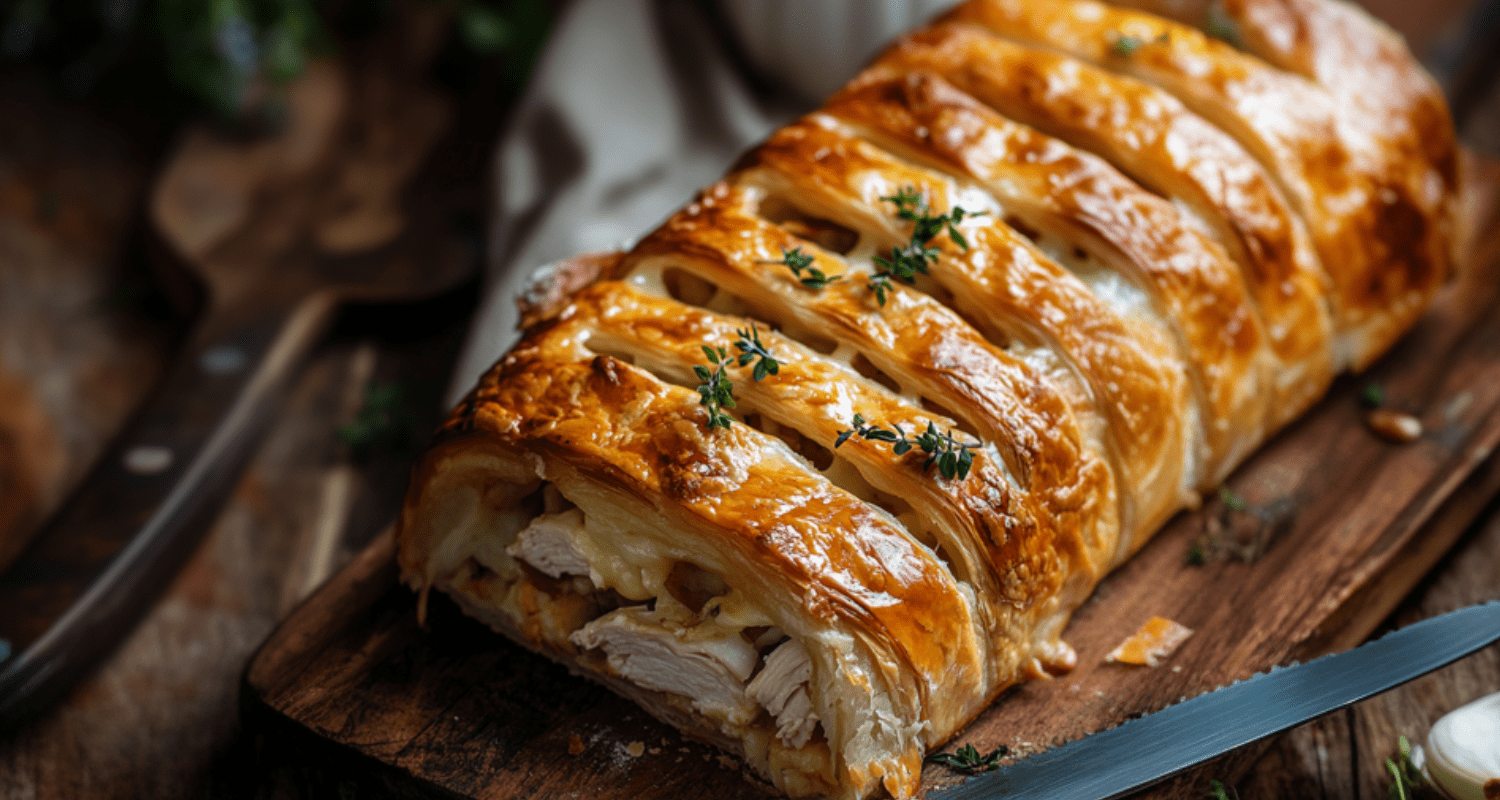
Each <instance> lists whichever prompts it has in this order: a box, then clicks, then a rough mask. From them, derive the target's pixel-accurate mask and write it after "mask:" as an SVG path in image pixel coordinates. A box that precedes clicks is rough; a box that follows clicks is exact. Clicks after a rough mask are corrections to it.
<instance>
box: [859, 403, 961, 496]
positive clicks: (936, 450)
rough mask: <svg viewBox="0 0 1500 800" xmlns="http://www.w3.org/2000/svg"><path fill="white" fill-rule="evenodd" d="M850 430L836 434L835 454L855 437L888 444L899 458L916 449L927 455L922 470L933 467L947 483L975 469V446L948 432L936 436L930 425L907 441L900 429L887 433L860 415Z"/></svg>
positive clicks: (932, 425)
mask: <svg viewBox="0 0 1500 800" xmlns="http://www.w3.org/2000/svg"><path fill="white" fill-rule="evenodd" d="M853 426H854V427H853V428H851V429H850V430H845V431H839V435H838V438H836V439H834V442H833V447H834V449H835V450H836V449H838V448H839V446H841V445H842V444H843V443H844V442H847V441H849V439H850V437H852V436H858V437H860V438H861V439H864V440H865V441H867V442H887V443H889V444H890V445H891V452H893V453H895V454H896V455H898V456H903V455H906V454H907V453H909V452H911V451H912V450H913V449H919V450H921V451H922V452H923V453H925V454H926V455H927V458H926V459H925V460H924V461H923V462H922V469H923V470H924V471H925V470H928V469H931V468H932V466H933V465H934V464H936V465H937V468H938V473H939V474H941V475H942V476H943V477H944V478H948V479H950V480H951V479H953V478H957V479H958V480H963V479H964V478H967V477H969V470H970V468H972V467H973V466H974V450H975V449H977V448H978V447H979V443H978V442H960V441H958V439H956V438H954V436H953V431H951V430H950V431H948V432H947V433H939V432H938V429H937V426H936V425H934V424H933V423H931V422H929V423H927V430H925V431H922V432H921V433H919V434H917V435H916V437H914V438H908V437H907V435H906V431H904V430H902V429H901V426H900V425H892V426H891V427H890V428H889V429H887V428H883V427H881V426H879V425H871V424H869V423H868V422H866V421H865V418H864V417H862V416H860V415H859V414H855V415H854V421H853Z"/></svg>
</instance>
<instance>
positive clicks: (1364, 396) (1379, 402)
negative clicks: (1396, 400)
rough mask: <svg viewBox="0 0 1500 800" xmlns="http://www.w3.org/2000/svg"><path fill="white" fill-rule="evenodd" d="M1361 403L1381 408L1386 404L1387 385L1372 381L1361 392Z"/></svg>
mask: <svg viewBox="0 0 1500 800" xmlns="http://www.w3.org/2000/svg"><path fill="white" fill-rule="evenodd" d="M1359 404H1360V405H1362V406H1364V407H1365V408H1380V407H1381V406H1383V405H1385V387H1384V386H1381V385H1380V384H1378V383H1376V382H1375V381H1370V382H1369V383H1367V384H1365V388H1364V391H1361V392H1360V393H1359Z"/></svg>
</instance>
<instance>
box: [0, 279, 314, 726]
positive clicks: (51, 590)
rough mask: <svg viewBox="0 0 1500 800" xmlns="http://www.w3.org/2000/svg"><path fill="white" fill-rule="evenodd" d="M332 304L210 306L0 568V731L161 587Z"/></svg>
mask: <svg viewBox="0 0 1500 800" xmlns="http://www.w3.org/2000/svg"><path fill="white" fill-rule="evenodd" d="M250 296H254V295H250ZM262 296H264V295H262ZM247 306H248V307H247ZM336 307H337V306H336V301H335V298H334V297H333V295H332V294H331V293H329V292H316V293H313V294H305V295H303V296H302V297H300V298H294V299H292V300H288V301H283V302H282V303H281V304H280V305H271V306H270V307H267V305H266V303H265V302H263V301H262V302H259V303H255V304H253V305H251V304H232V305H229V306H226V307H214V306H212V305H211V306H210V309H209V311H208V313H207V314H206V315H205V316H204V317H203V318H202V319H201V321H200V322H199V323H198V324H197V326H196V328H195V330H194V331H193V333H192V334H191V335H190V337H189V339H188V342H187V343H186V345H185V346H184V347H183V349H182V351H181V353H180V354H179V356H178V357H177V358H176V360H175V362H174V363H173V365H172V367H171V368H170V369H169V371H168V372H167V374H166V375H165V376H164V378H163V379H162V381H161V382H160V383H159V384H158V385H157V387H156V388H155V389H154V390H153V392H152V393H151V396H150V397H149V398H148V399H147V400H146V402H145V404H144V405H143V406H142V407H141V408H140V410H139V411H137V413H136V415H135V416H134V417H133V419H132V420H131V422H130V423H129V424H128V425H127V426H126V428H125V430H124V432H123V433H122V434H121V435H120V436H119V437H118V438H117V439H116V440H115V441H114V442H113V443H112V444H111V445H110V447H109V448H108V450H107V451H106V452H105V454H104V456H103V457H102V458H101V459H100V461H99V462H98V463H97V464H96V465H95V467H94V469H93V471H92V472H91V473H90V474H89V475H88V477H87V478H85V480H84V482H83V483H82V484H81V485H80V486H79V488H78V489H77V490H76V491H75V492H74V493H73V494H72V495H71V496H70V497H69V498H68V500H67V502H66V504H65V505H64V506H63V507H62V508H61V510H60V511H58V512H57V513H56V514H55V515H54V516H53V518H52V519H51V520H50V521H49V522H48V523H47V525H46V526H45V527H44V528H43V529H42V530H41V531H39V532H38V533H37V535H36V536H35V537H34V538H33V539H32V541H31V543H30V545H29V546H28V547H27V548H26V549H25V550H24V551H23V552H22V553H21V555H20V556H19V558H18V559H17V560H16V561H15V562H14V563H13V564H12V566H11V567H10V568H9V569H8V570H7V571H6V572H5V573H4V574H3V575H0V730H3V729H6V728H11V727H14V725H15V724H16V723H17V722H19V721H20V720H21V719H23V718H24V717H26V716H29V715H30V714H32V713H34V712H36V711H39V710H40V709H42V708H43V707H44V706H45V705H47V704H48V703H49V702H50V701H51V700H53V699H55V698H56V697H57V696H58V695H59V694H60V693H61V692H62V691H63V690H65V689H66V688H67V687H68V686H70V685H71V684H72V683H73V682H75V681H77V680H78V679H80V678H82V677H83V676H84V675H86V674H87V673H88V671H89V670H91V669H92V667H93V666H94V665H95V664H96V663H97V662H98V661H99V660H101V659H102V658H103V657H104V656H106V655H107V654H108V653H109V652H110V651H111V650H113V649H114V647H115V646H116V645H117V644H118V643H119V642H120V641H121V640H122V639H123V638H124V637H125V635H126V634H128V633H129V632H130V631H131V630H132V629H133V627H134V625H135V622H136V621H137V619H138V618H139V617H140V616H141V615H142V614H143V613H144V611H145V610H146V608H147V607H148V606H149V605H150V604H151V603H152V602H153V601H154V600H155V599H156V597H157V596H158V595H159V594H160V593H161V591H162V590H163V589H165V588H166V585H167V584H168V582H169V581H170V580H171V578H172V576H173V575H174V574H175V573H176V572H177V570H178V569H180V568H181V566H182V565H183V563H184V562H185V561H186V560H187V558H188V556H190V555H191V554H192V553H193V551H194V549H195V546H196V544H197V543H198V541H199V540H200V539H201V538H202V535H203V534H204V533H205V532H206V531H207V530H208V529H209V527H210V526H211V524H212V523H213V520H214V518H215V516H216V515H217V512H218V510H219V508H220V507H221V505H222V504H223V501H224V500H225V499H226V498H227V497H228V495H229V493H230V492H231V491H232V490H233V488H234V486H235V483H236V479H237V478H238V476H239V474H240V472H241V471H242V470H243V468H244V466H245V464H246V463H247V462H248V460H249V458H250V456H251V455H252V454H253V452H254V449H255V445H256V443H257V441H258V440H259V434H260V433H261V431H262V430H263V428H264V427H265V423H266V422H267V420H268V418H269V416H270V412H271V411H272V409H273V408H274V407H275V406H276V405H277V401H278V400H279V399H280V397H281V396H282V394H283V393H284V390H285V388H286V385H287V383H288V379H289V377H290V375H291V373H292V367H293V366H294V365H295V364H296V363H297V362H299V361H300V360H301V357H302V356H303V355H305V354H306V353H307V351H308V350H309V349H310V348H311V346H312V345H313V344H314V343H315V342H316V341H317V339H318V337H319V336H320V335H321V334H322V332H323V331H324V330H325V329H326V327H327V325H328V323H329V321H330V320H331V319H332V315H333V311H334V310H335V308H336Z"/></svg>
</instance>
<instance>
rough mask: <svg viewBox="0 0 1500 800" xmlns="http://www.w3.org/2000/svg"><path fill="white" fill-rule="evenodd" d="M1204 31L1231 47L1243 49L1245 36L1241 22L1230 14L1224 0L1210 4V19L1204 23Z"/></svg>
mask: <svg viewBox="0 0 1500 800" xmlns="http://www.w3.org/2000/svg"><path fill="white" fill-rule="evenodd" d="M1203 32H1204V33H1205V34H1208V35H1209V36H1211V37H1213V38H1215V39H1218V40H1220V41H1222V42H1224V43H1225V44H1228V45H1229V46H1230V47H1234V48H1239V49H1243V47H1242V45H1243V44H1244V38H1243V37H1242V36H1240V26H1239V23H1237V22H1235V21H1234V17H1231V16H1229V12H1228V11H1227V10H1226V9H1225V8H1224V3H1223V2H1222V0H1214V2H1212V3H1209V4H1208V19H1207V20H1206V21H1205V22H1204V24H1203Z"/></svg>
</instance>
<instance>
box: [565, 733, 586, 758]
mask: <svg viewBox="0 0 1500 800" xmlns="http://www.w3.org/2000/svg"><path fill="white" fill-rule="evenodd" d="M582 752H583V739H582V738H580V737H579V736H578V734H576V733H575V734H573V735H572V736H571V737H570V738H569V739H568V755H570V756H576V755H578V754H579V753H582Z"/></svg>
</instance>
